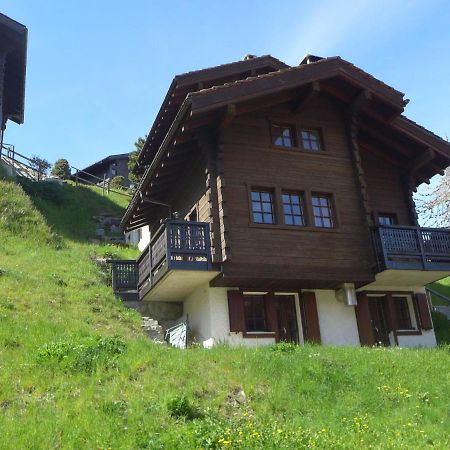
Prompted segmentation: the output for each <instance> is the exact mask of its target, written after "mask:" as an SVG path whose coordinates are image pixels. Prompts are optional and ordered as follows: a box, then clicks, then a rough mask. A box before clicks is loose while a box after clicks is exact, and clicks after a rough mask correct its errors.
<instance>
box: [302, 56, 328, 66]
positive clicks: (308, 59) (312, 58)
mask: <svg viewBox="0 0 450 450" xmlns="http://www.w3.org/2000/svg"><path fill="white" fill-rule="evenodd" d="M321 59H323V58H322V56H316V55H310V54H309V53H308V54H307V55H305V56H304V57H303V59H302V60H301V61H300V64H299V66H303V65H304V64H311V63H315V62H317V61H320V60H321Z"/></svg>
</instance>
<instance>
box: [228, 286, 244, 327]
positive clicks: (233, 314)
mask: <svg viewBox="0 0 450 450" xmlns="http://www.w3.org/2000/svg"><path fill="white" fill-rule="evenodd" d="M227 294H228V314H229V316H230V331H233V332H239V331H245V313H244V294H243V293H242V292H239V291H228V292H227Z"/></svg>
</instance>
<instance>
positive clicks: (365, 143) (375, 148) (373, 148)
mask: <svg viewBox="0 0 450 450" xmlns="http://www.w3.org/2000/svg"><path fill="white" fill-rule="evenodd" d="M360 145H361V147H362V148H365V149H366V150H367V151H369V152H370V153H372V154H374V155H375V156H377V157H378V158H380V159H383V160H384V161H387V162H389V163H390V164H393V165H394V166H397V167H400V168H402V169H403V167H404V163H403V162H401V161H400V160H399V159H397V158H395V157H394V156H392V154H390V153H387V152H384V151H382V150H381V149H380V147H378V146H377V145H374V144H373V143H371V142H368V141H366V140H361V142H360Z"/></svg>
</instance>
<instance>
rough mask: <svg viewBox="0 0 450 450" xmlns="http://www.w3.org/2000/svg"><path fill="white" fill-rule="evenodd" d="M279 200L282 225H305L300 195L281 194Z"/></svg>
mask: <svg viewBox="0 0 450 450" xmlns="http://www.w3.org/2000/svg"><path fill="white" fill-rule="evenodd" d="M281 199H282V201H283V214H284V223H285V224H286V225H305V221H304V219H303V205H302V203H303V202H302V197H301V194H299V193H292V192H283V193H282V195H281Z"/></svg>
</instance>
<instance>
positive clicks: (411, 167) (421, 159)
mask: <svg viewBox="0 0 450 450" xmlns="http://www.w3.org/2000/svg"><path fill="white" fill-rule="evenodd" d="M435 156H436V152H435V151H434V150H433V149H432V148H427V149H426V150H424V151H423V152H422V153H420V154H419V155H418V156H416V157H415V158H414V159H413V160H412V161H410V162H409V163H408V164H407V166H406V171H407V172H408V173H410V174H415V173H416V172H417V171H418V170H419V169H420V168H421V167H423V166H424V165H425V164H428V163H430V162H431V161H432V160H433V159H434V158H435Z"/></svg>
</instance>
